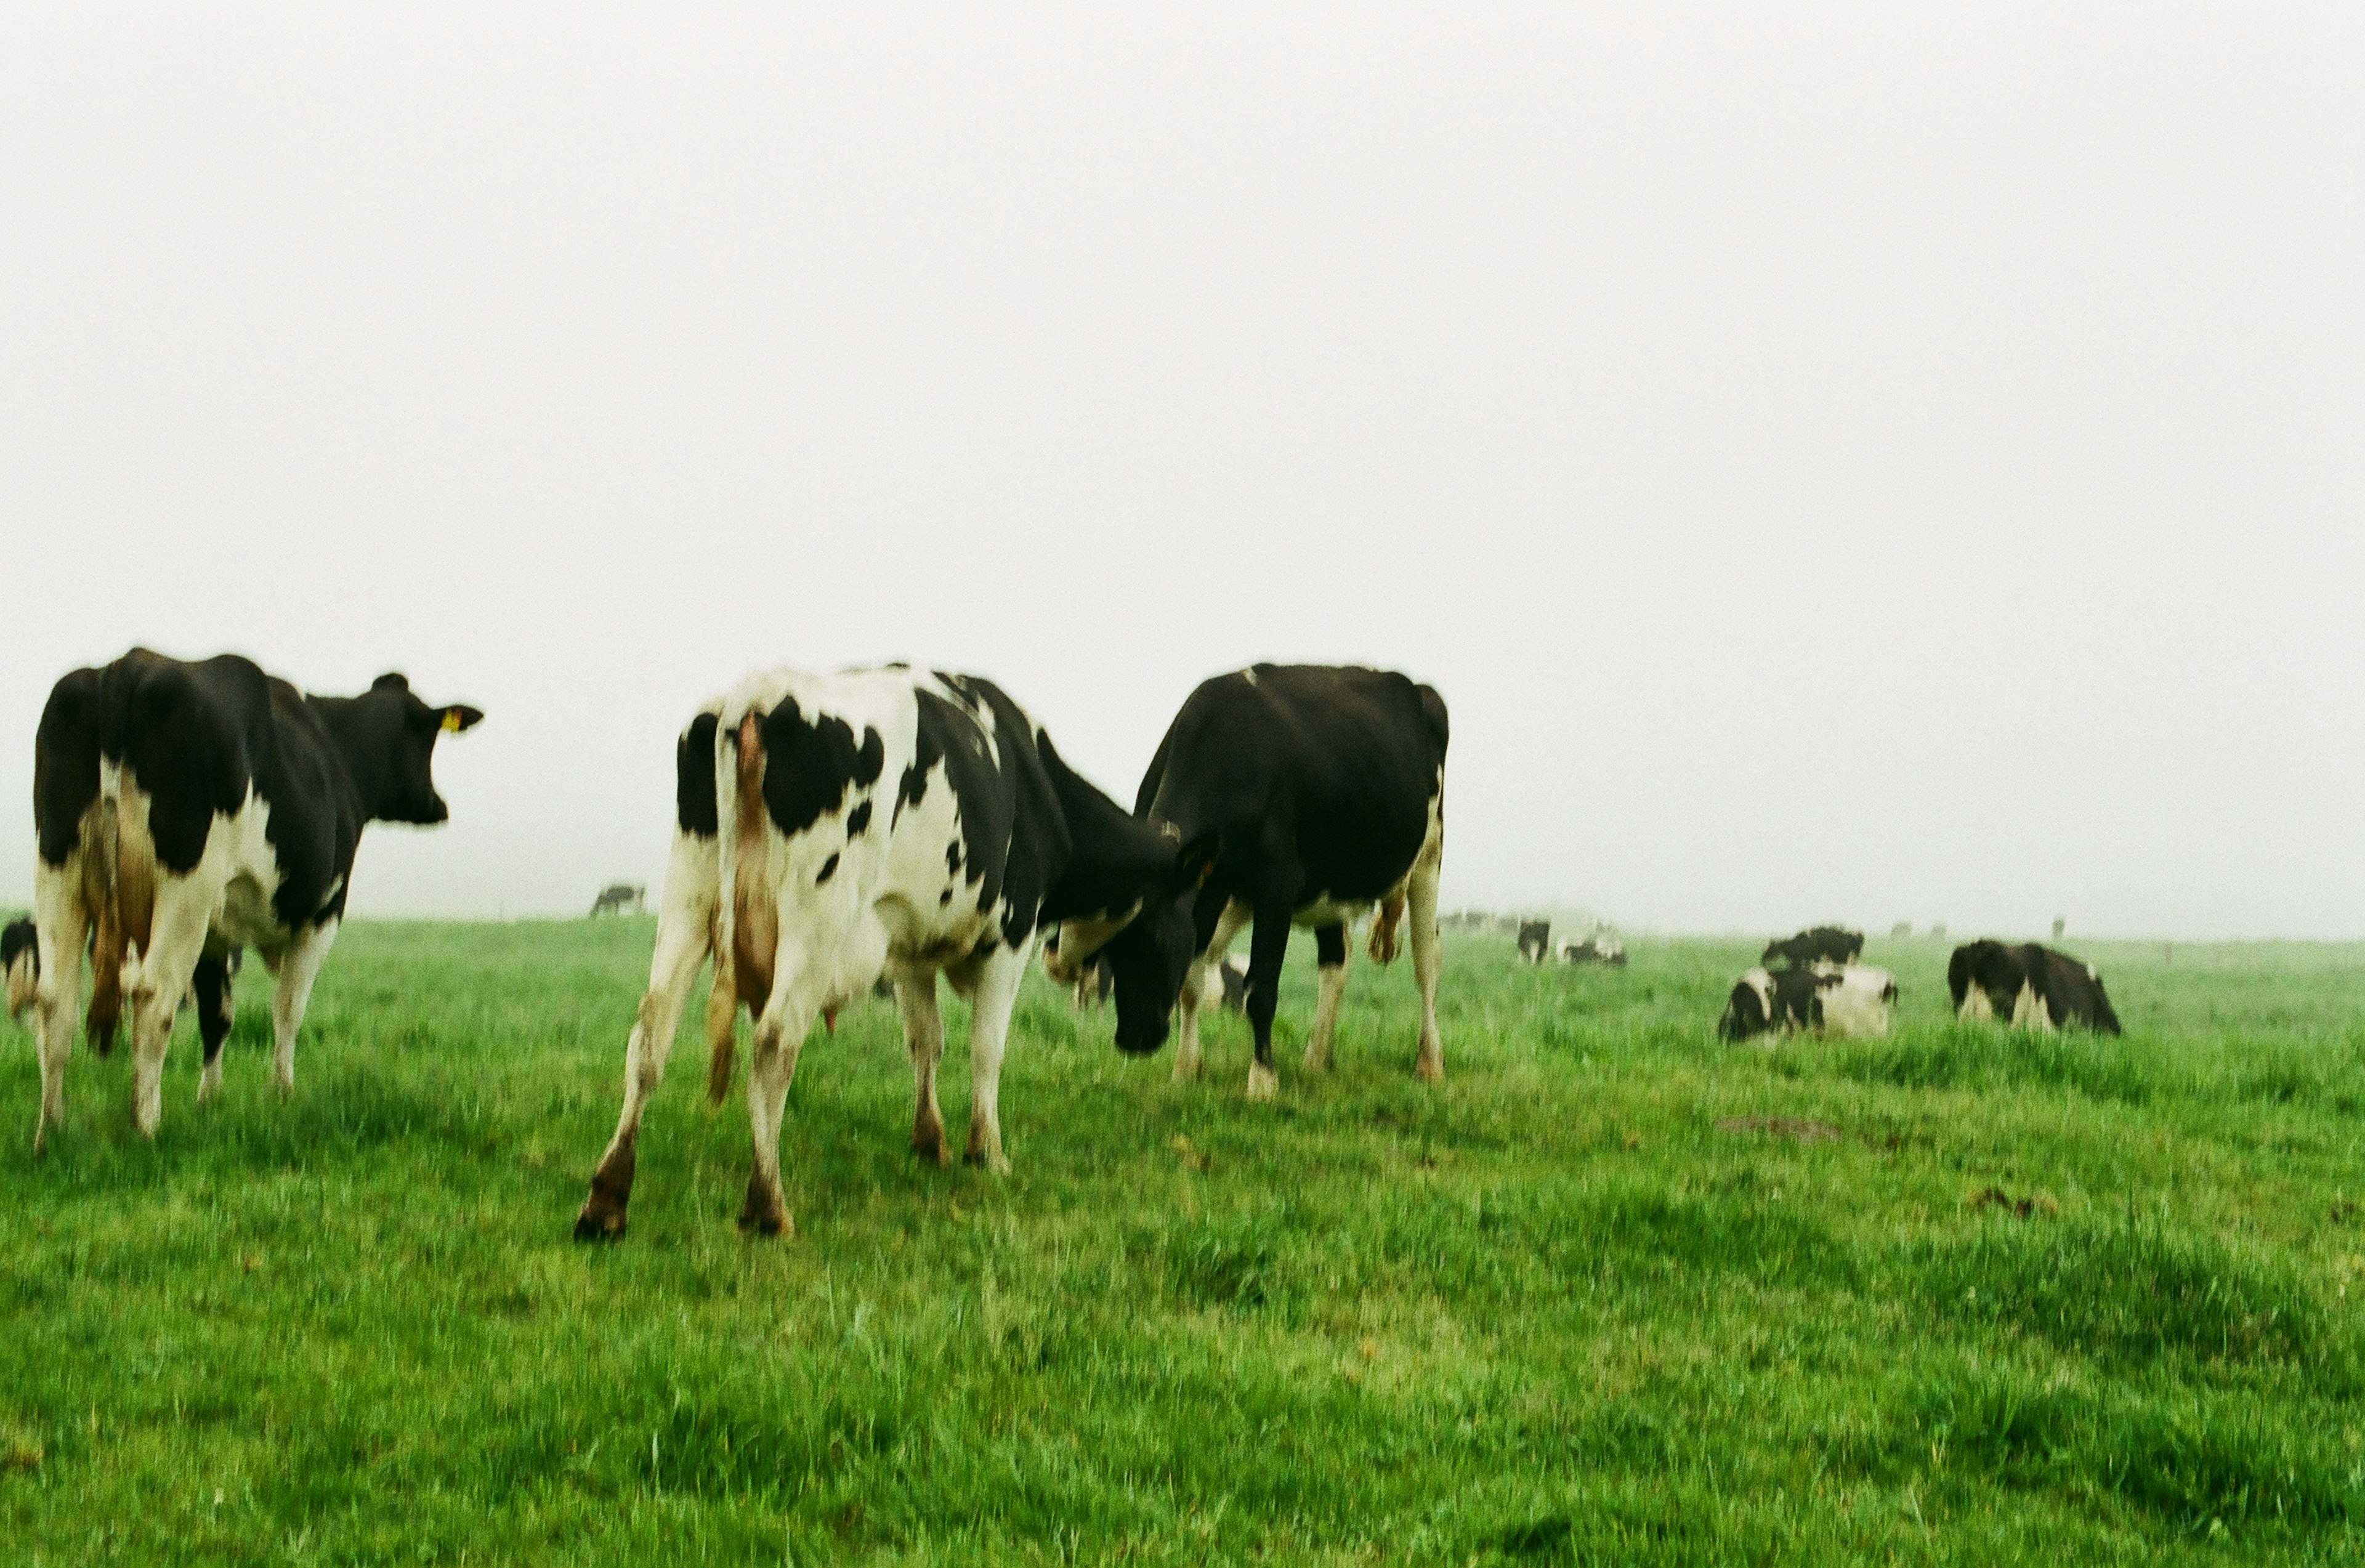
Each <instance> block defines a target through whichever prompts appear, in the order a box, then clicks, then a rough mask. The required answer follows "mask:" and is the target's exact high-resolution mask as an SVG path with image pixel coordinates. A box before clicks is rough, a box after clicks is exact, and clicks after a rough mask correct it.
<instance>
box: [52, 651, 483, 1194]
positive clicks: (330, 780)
mask: <svg viewBox="0 0 2365 1568" xmlns="http://www.w3.org/2000/svg"><path fill="white" fill-rule="evenodd" d="M483 717H484V714H483V713H482V712H480V711H478V710H476V709H475V708H471V707H467V706H465V705H462V704H431V703H427V702H424V701H421V700H420V699H419V698H418V697H416V696H414V695H413V694H412V692H411V689H410V683H409V681H408V680H406V679H405V678H403V677H401V676H400V675H392V674H389V675H382V676H380V677H378V678H377V679H376V680H375V682H374V683H372V685H371V687H370V689H369V690H368V691H366V692H364V693H363V694H362V695H361V696H358V697H318V696H312V695H309V694H308V693H305V692H302V691H298V690H297V689H296V688H295V687H293V686H290V685H289V684H288V683H287V682H286V681H285V680H281V679H279V678H276V677H275V676H269V675H265V674H264V673H263V671H262V670H261V669H259V668H257V667H256V666H255V665H254V664H253V663H252V661H251V660H248V659H245V658H242V657H241V656H240V655H236V654H224V655H219V656H217V657H214V658H210V659H204V660H200V661H197V662H194V663H189V662H184V661H182V660H180V659H174V658H167V657H165V656H164V655H161V654H155V653H151V652H150V651H148V650H147V649H145V648H134V649H132V650H131V651H130V652H129V653H128V654H125V655H123V656H122V657H121V658H119V659H117V660H116V661H115V662H114V663H113V664H110V665H107V666H104V667H103V668H97V669H78V670H74V671H73V672H72V673H70V674H68V675H66V676H65V677H63V678H61V679H60V680H59V681H58V683H57V685H56V687H55V688H54V689H52V690H51V691H50V700H49V702H48V704H47V705H46V706H45V707H44V708H43V709H42V711H41V721H40V724H39V729H38V730H37V731H36V733H35V736H34V742H33V823H34V828H35V832H36V834H37V836H38V839H39V861H38V864H37V865H36V867H35V868H34V911H33V921H34V925H35V927H36V931H37V936H38V957H37V958H36V960H35V965H36V969H37V971H38V975H39V978H38V980H36V981H35V987H34V1003H33V1006H34V1012H35V1014H36V1015H37V1019H38V1023H37V1029H38V1032H39V1043H40V1058H41V1110H40V1117H39V1121H38V1122H37V1123H36V1124H35V1128H34V1135H33V1143H34V1148H36V1149H39V1148H42V1147H43V1146H44V1144H45V1142H46V1139H47V1137H48V1132H49V1129H50V1127H51V1126H57V1127H59V1128H61V1129H62V1128H63V1126H64V1124H65V1088H64V1085H65V1064H66V1056H67V1052H68V1049H69V1047H71V1046H72V1044H73V1030H74V1014H75V1012H76V1009H77V1007H78V1005H79V1003H80V1002H81V995H82V966H83V958H84V949H85V946H87V948H88V949H89V952H90V956H91V962H92V967H93V980H92V985H91V997H90V1014H89V1019H88V1022H87V1024H86V1025H85V1033H86V1035H87V1036H88V1037H89V1040H90V1043H91V1045H92V1047H93V1048H94V1049H95V1050H96V1051H98V1053H99V1054H100V1055H102V1056H104V1055H105V1054H106V1052H107V1051H108V1050H110V1049H111V1048H112V1047H113V1045H114V1038H115V1027H116V1025H117V1023H118V1021H119V1020H120V1019H121V1017H122V1016H123V1014H124V1012H125V1010H126V1009H127V1007H128V1009H129V1014H130V1021H131V1028H130V1033H131V1040H132V1047H133V1061H134V1067H133V1090H132V1116H133V1120H134V1122H135V1123H136V1124H137V1125H138V1126H139V1128H140V1132H141V1133H142V1134H144V1135H146V1136H148V1137H154V1136H155V1132H156V1127H157V1124H158V1122H159V1121H160V1120H161V1119H162V1117H163V1069H164V1051H165V1047H166V1045H167V1044H168V1042H169V1041H170V1039H171V1036H172V1028H173V1014H174V1009H175V1007H176V1006H177V1005H178V1004H179V1002H180V1001H181V999H182V996H183V995H184V993H185V992H188V991H194V992H195V1000H196V1004H197V1022H198V1026H199V1027H198V1034H199V1038H200V1039H201V1040H202V1042H203V1044H204V1047H205V1069H204V1071H203V1073H202V1074H201V1076H200V1077H199V1079H198V1082H197V1098H198V1099H199V1101H201V1102H202V1101H204V1100H207V1099H209V1098H210V1097H211V1096H212V1095H213V1094H214V1093H215V1092H217V1091H218V1090H219V1088H220V1086H221V1045H222V1041H223V1040H224V1039H225V1038H227V1037H228V1036H229V1034H230V995H229V992H230V974H231V972H232V966H231V964H230V955H231V953H233V952H234V951H237V950H240V949H242V948H245V947H248V946H252V947H254V948H255V949H257V950H258V951H260V952H261V953H262V955H263V962H264V963H265V964H266V965H268V966H269V967H270V969H272V971H273V973H275V975H276V976H277V977H278V990H277V993H276V995H275V999H274V1001H273V1002H272V1010H271V1011H272V1023H273V1027H274V1030H275V1035H276V1044H275V1049H274V1052H273V1057H272V1065H273V1069H274V1071H275V1076H276V1077H277V1080H278V1082H279V1087H280V1089H281V1090H282V1091H283V1092H284V1091H287V1090H292V1089H293V1088H294V1087H295V1082H296V1036H297V1030H298V1029H299V1028H300V1027H301V1026H302V1025H303V1022H304V1010H305V1005H306V1003H307V1002H308V1000H309V999H310V997H311V994H312V984H313V981H314V980H316V979H317V978H318V976H319V972H320V964H321V961H322V960H323V959H324V958H327V957H328V953H329V948H330V946H331V943H333V942H334V941H335V939H336V935H337V928H338V925H339V924H340V923H341V922H342V919H343V918H344V912H345V900H346V896H347V893H348V891H349V883H350V880H351V878H352V874H353V852H354V850H355V848H356V847H357V846H359V845H360V843H361V835H362V830H363V828H364V827H365V826H367V825H368V824H369V823H374V822H386V823H411V824H415V825H419V826H432V825H434V824H436V823H442V822H443V821H445V820H447V819H448V818H449V817H450V815H451V810H450V808H449V807H447V806H446V805H445V804H444V802H443V797H442V796H441V795H439V794H437V793H436V790H435V780H434V775H433V770H432V764H433V760H434V753H435V744H436V742H437V741H438V740H439V739H441V738H442V737H443V736H444V735H446V734H458V733H461V732H463V731H465V730H469V729H472V728H474V727H475V726H476V723H477V722H479V721H480V720H482V719H483Z"/></svg>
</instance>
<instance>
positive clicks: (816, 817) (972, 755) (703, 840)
mask: <svg viewBox="0 0 2365 1568" xmlns="http://www.w3.org/2000/svg"><path fill="white" fill-rule="evenodd" d="M675 767H676V786H675V832H674V841H673V850H672V856H671V859H670V860H669V862H668V864H667V871H666V879H665V890H664V892H663V893H662V895H661V896H660V899H659V907H658V911H657V932H656V952H655V955H654V956H653V957H652V958H651V960H650V964H649V986H648V991H647V994H645V995H644V997H643V998H642V999H641V1006H640V1015H639V1020H638V1022H637V1023H636V1024H635V1025H633V1031H632V1036H631V1039H630V1041H629V1043H628V1044H627V1046H626V1047H625V1052H624V1101H623V1108H622V1112H621V1113H620V1114H619V1115H618V1118H617V1123H616V1133H615V1136H614V1137H613V1138H611V1140H610V1142H609V1144H608V1148H607V1151H606V1153H605V1154H604V1155H603V1156H602V1157H601V1158H600V1166H599V1170H598V1171H597V1172H596V1173H595V1174H594V1175H593V1176H592V1178H591V1191H590V1193H589V1195H588V1197H587V1198H586V1199H585V1201H584V1204H583V1208H582V1211H581V1212H580V1213H579V1214H578V1215H577V1216H576V1221H575V1235H576V1237H577V1239H580V1240H594V1239H600V1238H612V1237H619V1236H622V1234H623V1233H624V1226H625V1212H626V1206H627V1204H629V1203H630V1201H631V1198H632V1190H633V1146H634V1142H635V1140H636V1138H637V1137H638V1134H639V1130H640V1122H641V1114H642V1110H643V1108H644V1106H645V1104H646V1103H647V1102H648V1098H649V1096H650V1095H651V1094H652V1093H654V1092H656V1087H657V1083H658V1081H659V1079H660V1077H661V1076H662V1075H663V1073H664V1071H665V1062H666V1058H667V1054H668V1053H669V1052H670V1051H671V1050H672V1047H673V1037H674V1034H675V1030H676V1028H677V1026H678V1025H679V1023H680V1021H681V1014H682V1009H683V1006H684V1004H685V1003H686V1002H688V1001H689V989H690V986H691V984H692V982H694V981H695V980H696V979H697V978H698V971H699V969H701V967H702V966H703V965H704V964H705V962H706V960H707V958H708V957H709V956H710V955H712V957H713V959H714V981H713V986H712V992H711V995H710V1001H709V1004H708V1007H707V1018H706V1023H707V1033H708V1037H709V1040H710V1042H711V1044H712V1057H711V1058H710V1063H709V1067H710V1070H709V1075H708V1088H709V1091H710V1092H712V1094H713V1095H714V1097H715V1098H716V1099H717V1100H720V1099H721V1097H722V1093H723V1091H724V1090H725V1089H726V1088H727V1087H728V1085H729V1082H730V1077H731V1055H732V1039H733V1032H734V1025H735V1024H736V1020H737V1015H738V1010H739V1008H740V1007H741V1006H742V1005H745V1007H746V1008H747V1009H748V1010H749V1011H750V1012H751V1013H753V1014H754V1015H755V1028H754V1032H753V1036H752V1041H751V1046H750V1049H749V1053H748V1062H747V1111H748V1120H749V1123H750V1125H751V1127H752V1130H753V1133H754V1144H755V1159H754V1164H753V1168H752V1169H751V1170H750V1171H749V1172H748V1177H747V1201H746V1204H745V1206H744V1207H743V1208H742V1209H741V1211H740V1214H739V1226H740V1228H741V1229H743V1230H746V1231H751V1232H757V1233H761V1234H765V1235H777V1234H779V1232H781V1231H784V1230H787V1229H790V1218H789V1212H788V1204H787V1203H786V1201H785V1199H784V1196H783V1193H782V1191H781V1185H780V1155H779V1145H780V1124H781V1117H782V1115H783V1114H784V1112H785V1104H786V1101H787V1097H788V1090H789V1081H790V1078H791V1077H792V1076H793V1075H794V1074H795V1071H796V1065H797V1057H798V1054H799V1052H801V1050H802V1049H803V1047H804V1041H805V1036H806V1035H807V1034H808V1033H809V1032H810V1031H811V1029H812V1027H813V1024H814V1022H815V1021H816V1020H819V1021H821V1022H823V1023H824V1025H827V1024H829V1023H830V1022H831V1021H833V1020H834V1019H835V1015H836V1013H837V1011H838V1009H839V1008H841V1007H843V1006H846V1004H848V1003H850V1002H854V1001H856V1000H857V999H858V998H860V997H861V996H862V995H864V994H865V993H866V992H867V991H869V990H870V988H871V985H872V982H873V980H874V979H875V977H877V976H878V975H879V974H880V971H881V969H885V970H886V971H887V972H889V973H891V975H892V976H893V977H894V981H895V993H896V999H897V1001H898V1002H899V1003H900V1004H901V1006H902V1014H903V1038H904V1043H905V1045H906V1046H907V1047H909V1048H910V1050H911V1053H912V1075H913V1114H912V1147H913V1149H914V1150H916V1151H917V1152H918V1153H919V1154H920V1155H921V1156H922V1157H923V1158H925V1159H929V1160H932V1161H936V1162H938V1163H942V1162H944V1161H945V1159H947V1150H946V1146H945V1128H944V1119H943V1116H942V1114H940V1113H939V1112H938V1110H937V1106H936V1064H937V1061H938V1059H939V1058H941V1057H942V1056H943V1054H944V1023H943V1020H942V1018H941V1016H940V1015H939V1014H938V1013H937V1010H936V976H937V975H938V974H939V973H941V974H943V975H944V976H945V978H946V979H947V980H950V981H951V982H952V986H953V989H954V991H957V992H958V994H960V995H961V996H963V997H964V998H966V999H967V1000H968V1002H969V1004H970V1084H971V1094H970V1128H969V1158H970V1160H971V1161H972V1162H973V1163H976V1164H980V1165H983V1166H986V1167H988V1168H989V1169H991V1170H1007V1169H1009V1161H1008V1160H1007V1159H1004V1158H1003V1151H1002V1119H1001V1114H1000V1109H999V1105H1000V1093H1001V1082H1002V1054H1003V1042H1004V1039H1005V1037H1006V1036H1007V1034H1008V1031H1009V1027H1010V1011H1011V1004H1012V1002H1014V1000H1015V999H1016V997H1017V994H1018V982H1019V980H1020V978H1021V977H1022V976H1023V975H1024V974H1025V972H1026V962H1027V959H1028V957H1029V956H1030V954H1031V953H1032V952H1033V949H1034V946H1035V940H1036V934H1037V930H1038V929H1039V928H1040V927H1041V926H1043V925H1045V924H1053V923H1059V922H1068V923H1070V924H1071V925H1072V924H1073V923H1077V922H1083V921H1093V922H1099V923H1104V924H1105V923H1106V922H1108V921H1109V920H1110V919H1112V918H1113V917H1114V916H1115V914H1117V913H1123V912H1127V911H1130V910H1132V909H1135V908H1137V907H1139V906H1141V905H1142V904H1144V903H1145V902H1161V903H1169V904H1171V903H1172V902H1175V901H1177V900H1178V899H1179V898H1180V897H1181V896H1182V895H1183V891H1184V890H1185V889H1187V888H1188V887H1189V886H1191V885H1192V879H1193V877H1194V875H1195V868H1191V869H1190V870H1186V869H1185V866H1184V862H1183V860H1182V858H1181V857H1179V856H1178V855H1177V853H1176V850H1175V846H1173V845H1171V843H1169V842H1168V841H1167V840H1166V838H1165V837H1164V836H1163V835H1162V834H1159V833H1158V832H1156V831H1155V830H1153V829H1152V828H1150V827H1149V826H1148V825H1146V824H1144V823H1138V822H1136V821H1135V820H1134V819H1133V818H1132V817H1131V816H1130V815H1128V814H1127V813H1126V811H1125V809H1124V808H1123V807H1121V806H1119V805H1118V804H1117V803H1116V802H1115V801H1112V800H1110V799H1109V798H1108V797H1107V796H1106V795H1104V794H1103V793H1101V792H1100V790H1096V789H1094V788H1093V786H1092V785H1091V784H1089V783H1087V782H1085V781H1084V780H1083V779H1082V778H1079V777H1077V775H1076V774H1075V773H1074V772H1072V771H1071V770H1070V768H1069V767H1068V766H1067V765H1066V764H1065V763H1064V762H1063V761H1062V760H1061V759H1060V757H1059V753H1058V752H1057V751H1056V750H1055V749H1053V747H1052V745H1051V741H1050V737H1049V736H1048V735H1047V734H1044V733H1043V731H1042V729H1041V728H1040V727H1039V726H1037V724H1036V722H1034V721H1033V720H1032V719H1030V718H1029V717H1028V716H1027V715H1026V712H1025V711H1024V710H1022V709H1020V708H1019V706H1018V705H1017V704H1016V703H1014V702H1013V701H1012V700H1010V699H1009V698H1008V697H1006V696H1004V695H1003V693H1002V691H1001V689H999V688H997V687H995V686H994V685H993V684H992V682H990V681H985V680H981V679H978V678H975V677H973V676H961V675H945V674H941V673H938V674H930V673H927V672H925V671H919V670H912V669H906V668H904V667H902V666H889V667H887V668H884V669H872V670H851V671H847V672H845V673H843V674H839V675H808V674H803V673H801V672H798V671H794V670H773V671H769V672H767V673H764V674H761V675H757V676H751V677H750V678H747V679H746V680H745V681H742V682H741V683H740V684H739V685H738V686H737V687H735V688H734V689H733V690H732V691H731V692H730V693H729V694H728V695H726V696H724V697H722V698H718V699H717V700H714V701H712V702H710V703H708V704H706V705H705V706H704V707H703V708H701V710H700V711H698V712H697V713H696V714H695V715H693V716H692V718H691V719H690V722H689V726H688V727H687V728H686V729H684V730H683V731H682V734H681V738H680V741H679V742H678V745H677V746H676V749H675Z"/></svg>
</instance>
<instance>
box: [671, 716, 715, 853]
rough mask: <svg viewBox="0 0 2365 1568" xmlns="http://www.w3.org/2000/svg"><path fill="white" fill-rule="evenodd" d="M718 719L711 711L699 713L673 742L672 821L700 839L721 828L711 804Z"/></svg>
mask: <svg viewBox="0 0 2365 1568" xmlns="http://www.w3.org/2000/svg"><path fill="white" fill-rule="evenodd" d="M719 722H721V721H720V720H719V719H718V718H717V717H716V716H715V715H714V714H712V713H701V714H699V715H698V717H696V718H694V719H692V720H691V721H690V722H689V728H687V729H685V730H683V731H682V732H681V739H680V740H679V741H678V742H677V743H676V744H675V745H674V752H673V771H674V784H673V799H674V823H675V824H676V825H677V826H678V827H679V828H680V829H681V831H682V832H684V833H687V834H695V835H696V836H698V837H700V838H712V837H713V836H714V835H715V834H718V833H720V832H721V831H722V822H721V820H720V817H719V814H718V808H717V807H716V806H715V803H714V728H715V725H716V724H717V723H719Z"/></svg>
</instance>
